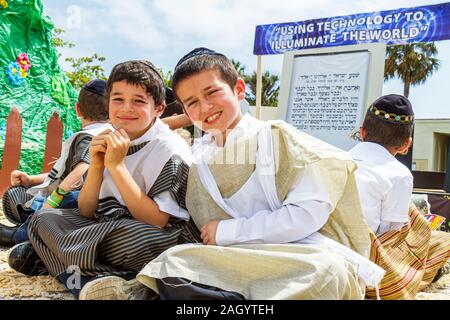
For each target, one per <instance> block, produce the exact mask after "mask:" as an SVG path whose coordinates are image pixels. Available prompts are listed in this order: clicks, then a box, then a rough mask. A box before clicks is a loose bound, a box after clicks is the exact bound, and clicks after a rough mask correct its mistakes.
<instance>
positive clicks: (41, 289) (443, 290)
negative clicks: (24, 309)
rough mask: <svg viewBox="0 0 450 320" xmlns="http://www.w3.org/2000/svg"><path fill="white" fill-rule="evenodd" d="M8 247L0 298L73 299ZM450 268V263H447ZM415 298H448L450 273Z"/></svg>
mask: <svg viewBox="0 0 450 320" xmlns="http://www.w3.org/2000/svg"><path fill="white" fill-rule="evenodd" d="M0 223H3V224H8V225H10V223H9V222H8V221H7V220H6V219H5V218H4V216H3V211H2V208H1V204H0ZM7 254H8V248H4V247H0V300H74V297H73V295H72V294H71V293H70V292H69V291H67V290H66V288H65V287H64V286H63V285H62V284H60V283H59V282H58V281H57V280H56V279H55V278H53V277H51V276H39V277H28V276H25V275H23V274H21V273H18V272H15V271H14V270H12V269H10V268H9V266H8V262H7ZM447 266H448V267H449V268H450V263H448V264H447ZM416 299H417V300H450V273H448V274H446V275H445V276H443V277H442V278H441V279H440V280H439V281H437V282H436V283H433V284H431V285H430V286H429V287H428V288H427V289H425V290H424V291H423V292H419V294H418V295H417V298H416Z"/></svg>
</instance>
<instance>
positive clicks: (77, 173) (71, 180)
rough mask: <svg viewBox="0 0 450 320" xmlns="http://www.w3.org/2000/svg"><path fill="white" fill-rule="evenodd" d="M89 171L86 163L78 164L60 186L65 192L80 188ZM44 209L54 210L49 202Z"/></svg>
mask: <svg viewBox="0 0 450 320" xmlns="http://www.w3.org/2000/svg"><path fill="white" fill-rule="evenodd" d="M88 169H89V165H88V164H87V163H85V162H80V163H78V164H77V165H76V166H75V168H74V169H73V170H72V171H71V172H70V173H69V174H68V175H67V177H65V178H64V180H63V181H61V183H60V184H59V186H60V187H61V188H62V189H64V190H65V191H67V192H69V191H72V190H73V189H76V188H77V187H79V186H80V182H81V177H82V176H83V174H84V173H85V172H86V171H87V170H88ZM42 208H52V206H51V205H50V204H48V203H47V202H46V203H44V205H43V206H42Z"/></svg>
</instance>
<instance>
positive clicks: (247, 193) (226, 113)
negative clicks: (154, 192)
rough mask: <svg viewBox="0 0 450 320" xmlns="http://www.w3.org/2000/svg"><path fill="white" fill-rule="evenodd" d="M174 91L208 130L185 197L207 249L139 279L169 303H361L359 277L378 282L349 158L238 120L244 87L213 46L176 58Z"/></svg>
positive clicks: (194, 248)
mask: <svg viewBox="0 0 450 320" xmlns="http://www.w3.org/2000/svg"><path fill="white" fill-rule="evenodd" d="M173 90H174V92H175V93H176V96H177V97H178V99H179V101H180V102H181V103H182V104H183V107H184V109H185V113H186V115H187V116H188V117H189V118H190V120H191V121H192V122H193V123H194V125H195V126H197V127H198V128H199V129H201V130H203V131H205V132H206V134H205V135H204V136H203V137H201V138H199V139H197V140H196V141H195V142H194V146H193V147H192V150H193V155H194V157H195V158H196V160H195V162H194V163H193V165H192V166H191V168H190V171H189V180H188V189H187V195H186V204H187V207H188V210H189V213H190V215H191V217H192V218H193V221H194V222H195V223H196V225H197V226H198V227H199V228H200V229H201V238H202V241H203V244H204V246H199V245H180V246H175V247H172V248H169V249H168V250H166V251H165V252H164V253H162V254H161V255H160V256H159V257H158V258H157V259H155V260H154V261H153V262H150V263H149V264H147V266H146V267H145V268H144V269H143V270H142V271H141V273H140V274H139V275H138V280H139V281H141V282H143V283H145V284H146V285H148V286H149V287H151V288H152V289H154V290H158V291H159V293H160V296H161V298H162V299H244V298H245V299H361V298H363V296H364V290H363V287H364V286H360V284H361V283H362V282H364V283H366V284H369V285H375V286H376V285H377V283H378V281H379V280H381V278H382V275H383V273H384V272H383V270H381V269H380V268H379V267H378V266H376V265H375V264H373V263H371V262H370V261H369V260H368V259H367V258H366V257H368V256H369V250H370V235H369V227H368V226H367V224H366V223H365V220H364V217H363V213H362V211H361V208H360V205H359V198H358V194H357V191H356V186H355V181H354V175H353V171H354V170H355V165H354V163H353V162H352V161H351V158H350V157H349V156H348V154H347V153H345V152H343V151H342V150H339V149H337V148H334V147H332V146H330V145H328V144H326V143H324V142H322V141H319V140H317V139H314V138H313V137H311V136H308V135H306V134H304V133H301V132H299V131H297V130H296V129H295V128H293V127H292V126H290V125H288V124H286V123H285V122H283V121H275V122H270V123H269V122H263V121H259V120H257V119H255V118H253V117H252V116H251V115H250V114H248V113H247V114H246V115H242V113H241V106H240V102H241V101H242V100H243V99H244V97H245V83H244V81H243V80H242V79H240V78H239V76H238V74H237V72H236V70H235V68H234V66H233V65H232V63H231V61H230V60H229V59H228V58H227V57H225V56H224V55H223V54H220V53H217V52H214V51H212V50H209V49H207V48H197V49H195V50H193V51H191V52H190V53H189V54H187V55H186V56H184V57H183V58H182V59H181V60H180V61H179V62H178V64H177V67H176V68H175V72H174V78H173ZM330 173H331V174H330ZM369 275H370V276H369ZM358 278H360V280H362V282H361V283H360V282H359V281H358Z"/></svg>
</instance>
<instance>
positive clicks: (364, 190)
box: [349, 94, 414, 235]
mask: <svg viewBox="0 0 450 320" xmlns="http://www.w3.org/2000/svg"><path fill="white" fill-rule="evenodd" d="M386 115H388V117H389V118H386ZM396 117H398V119H399V120H398V121H397V120H396V119H395V118H396ZM413 125H414V113H413V110H412V107H411V104H410V102H409V101H408V100H407V99H406V98H405V97H403V96H400V95H396V94H390V95H387V96H383V97H381V98H379V99H377V100H376V101H375V102H374V103H373V104H372V105H371V106H370V108H369V110H368V112H367V115H366V117H365V119H364V123H363V125H362V127H361V129H360V135H361V139H362V142H361V143H359V144H358V145H356V146H355V147H354V148H353V149H351V150H350V151H349V152H350V155H351V156H352V158H353V160H354V161H355V162H356V163H357V164H358V170H356V174H355V175H356V183H357V185H358V190H359V196H360V199H361V205H362V207H363V210H364V213H365V216H366V219H367V222H368V224H369V226H370V228H371V229H372V231H373V232H374V233H375V234H377V235H379V234H382V233H384V232H387V231H390V230H400V229H401V227H402V226H403V225H404V224H405V223H406V222H408V208H409V202H410V198H411V194H412V189H413V177H412V174H411V172H410V171H409V169H408V168H407V167H406V166H405V165H403V164H402V163H401V162H400V161H398V160H397V159H396V158H395V156H396V155H397V154H404V153H407V152H408V149H409V147H410V145H411V142H412V138H411V135H412V131H413Z"/></svg>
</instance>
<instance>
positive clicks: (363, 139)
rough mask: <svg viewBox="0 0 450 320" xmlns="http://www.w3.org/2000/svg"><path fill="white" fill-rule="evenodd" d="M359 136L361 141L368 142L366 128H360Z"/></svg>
mask: <svg viewBox="0 0 450 320" xmlns="http://www.w3.org/2000/svg"><path fill="white" fill-rule="evenodd" d="M359 134H360V136H361V140H362V141H365V140H366V128H364V127H361V128H359Z"/></svg>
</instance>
